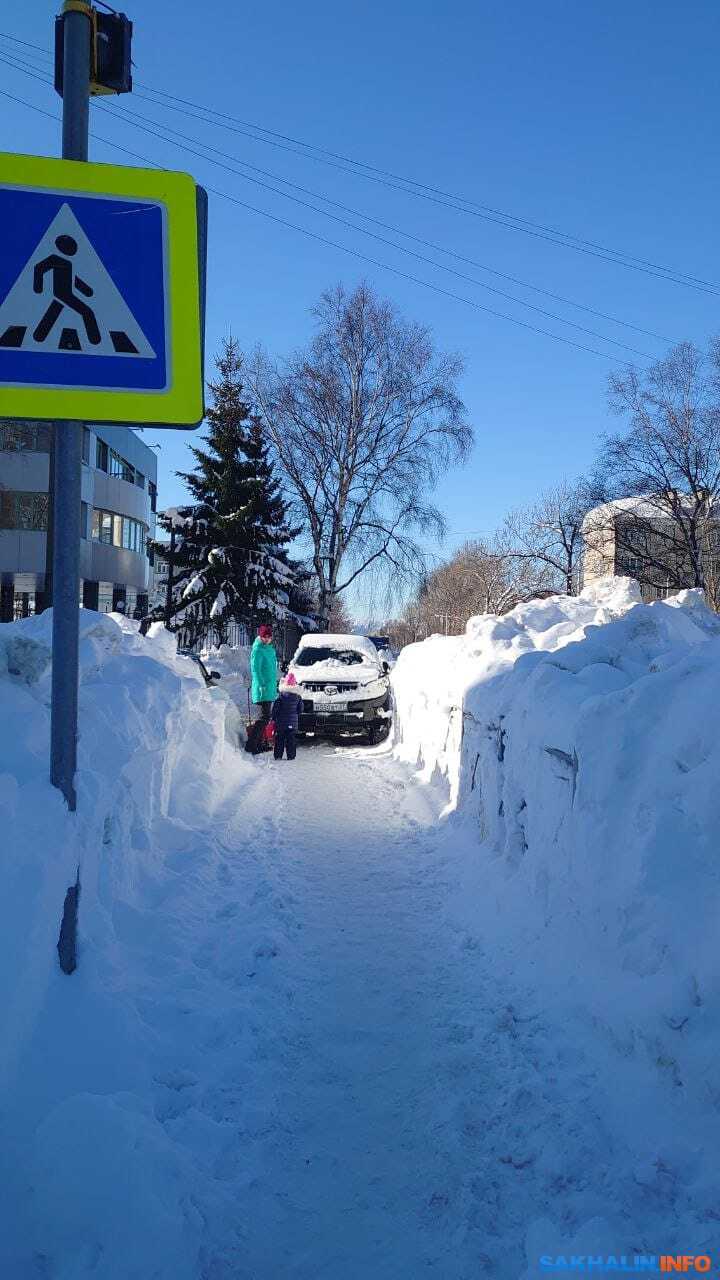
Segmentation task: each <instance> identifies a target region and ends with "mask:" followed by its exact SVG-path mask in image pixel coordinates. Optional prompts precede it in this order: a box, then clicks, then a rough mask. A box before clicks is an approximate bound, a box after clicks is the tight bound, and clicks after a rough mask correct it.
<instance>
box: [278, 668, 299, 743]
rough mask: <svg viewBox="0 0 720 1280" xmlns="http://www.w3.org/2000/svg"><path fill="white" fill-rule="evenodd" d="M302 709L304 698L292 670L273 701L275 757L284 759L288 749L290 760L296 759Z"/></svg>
mask: <svg viewBox="0 0 720 1280" xmlns="http://www.w3.org/2000/svg"><path fill="white" fill-rule="evenodd" d="M301 709H302V698H301V696H300V694H299V692H298V687H297V680H296V679H295V677H294V675H293V674H292V672H290V675H289V676H287V677H286V678H285V679H284V680H283V681H282V683H281V685H280V692H279V693H278V696H277V698H276V699H275V701H274V703H273V709H272V719H273V722H274V724H275V759H276V760H282V758H283V751H287V758H288V760H294V759H295V754H296V751H297V747H296V744H295V734H296V733H297V727H298V717H299V715H300V711H301Z"/></svg>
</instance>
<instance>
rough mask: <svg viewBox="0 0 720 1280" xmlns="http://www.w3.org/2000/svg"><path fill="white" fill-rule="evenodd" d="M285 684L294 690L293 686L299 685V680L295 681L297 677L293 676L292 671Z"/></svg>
mask: <svg viewBox="0 0 720 1280" xmlns="http://www.w3.org/2000/svg"><path fill="white" fill-rule="evenodd" d="M283 684H287V685H290V687H291V688H292V686H293V685H296V684H297V680H296V679H295V677H294V675H293V673H292V671H291V672H290V674H289V675H287V676H286V677H285V679H284V681H283Z"/></svg>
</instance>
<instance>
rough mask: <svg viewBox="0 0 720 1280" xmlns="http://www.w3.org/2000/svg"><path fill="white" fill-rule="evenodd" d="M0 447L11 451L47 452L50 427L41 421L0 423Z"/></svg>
mask: <svg viewBox="0 0 720 1280" xmlns="http://www.w3.org/2000/svg"><path fill="white" fill-rule="evenodd" d="M0 449H4V450H6V451H7V452H11V453H26V452H31V453H47V452H48V451H49V449H50V428H49V427H48V426H47V425H46V424H44V423H42V422H7V423H3V424H2V425H0Z"/></svg>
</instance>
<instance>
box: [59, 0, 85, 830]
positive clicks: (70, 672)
mask: <svg viewBox="0 0 720 1280" xmlns="http://www.w3.org/2000/svg"><path fill="white" fill-rule="evenodd" d="M63 12H64V30H63V36H64V60H63V61H64V66H63V123H62V133H63V152H62V153H63V159H65V160H83V161H86V160H87V158H88V128H89V111H90V39H91V10H90V5H89V4H86V3H85V0H65V5H64V9H63ZM82 429H83V424H82V423H81V422H58V423H56V424H55V428H54V433H55V465H54V467H53V475H52V476H51V484H52V504H51V505H52V519H53V664H52V708H51V726H50V781H51V782H52V784H53V786H55V787H58V788H59V789H60V790H61V791H62V793H63V795H64V797H65V799H66V801H67V804H68V808H69V809H70V810H71V811H74V810H75V808H76V795H75V769H76V764H77V720H78V648H79V621H80V615H79V608H80V480H81V475H82Z"/></svg>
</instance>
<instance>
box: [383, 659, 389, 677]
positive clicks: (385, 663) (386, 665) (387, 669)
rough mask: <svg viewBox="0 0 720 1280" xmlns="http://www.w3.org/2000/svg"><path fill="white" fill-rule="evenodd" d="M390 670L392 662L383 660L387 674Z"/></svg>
mask: <svg viewBox="0 0 720 1280" xmlns="http://www.w3.org/2000/svg"><path fill="white" fill-rule="evenodd" d="M389 670H390V663H389V662H383V671H384V672H385V674H386V675H387V673H388V671H389Z"/></svg>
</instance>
